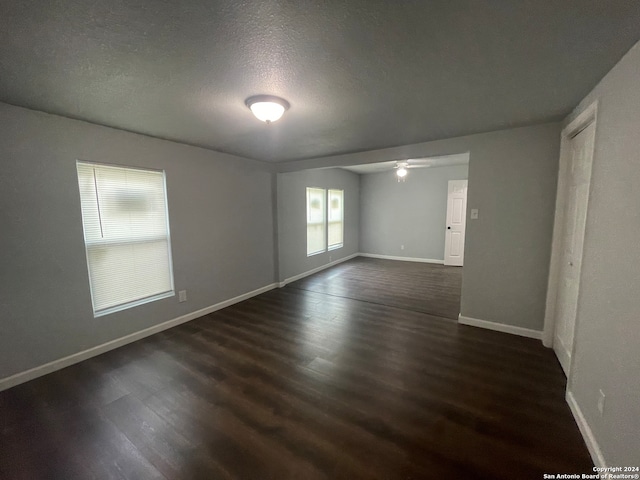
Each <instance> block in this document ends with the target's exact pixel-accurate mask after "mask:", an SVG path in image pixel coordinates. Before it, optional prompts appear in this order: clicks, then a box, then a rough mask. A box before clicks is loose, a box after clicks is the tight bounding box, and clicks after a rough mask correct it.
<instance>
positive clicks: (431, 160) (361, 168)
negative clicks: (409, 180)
mask: <svg viewBox="0 0 640 480" xmlns="http://www.w3.org/2000/svg"><path fill="white" fill-rule="evenodd" d="M398 162H402V163H408V164H409V165H410V166H413V165H420V166H421V168H422V167H425V166H428V167H427V168H435V167H448V166H451V165H468V164H469V154H468V153H461V154H457V155H445V156H441V157H425V158H411V159H398V160H391V161H388V162H379V163H368V164H365V165H350V166H348V167H342V168H344V169H345V170H349V171H350V172H354V173H359V174H361V175H365V174H368V173H380V172H388V171H391V170H393V169H394V168H395V167H396V164H397V163H398Z"/></svg>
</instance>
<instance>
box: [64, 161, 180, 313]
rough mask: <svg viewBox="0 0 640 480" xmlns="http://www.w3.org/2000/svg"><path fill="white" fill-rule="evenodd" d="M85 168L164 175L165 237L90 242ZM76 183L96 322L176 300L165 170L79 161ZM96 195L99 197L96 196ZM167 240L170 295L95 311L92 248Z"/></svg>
mask: <svg viewBox="0 0 640 480" xmlns="http://www.w3.org/2000/svg"><path fill="white" fill-rule="evenodd" d="M80 165H83V166H88V167H93V168H100V167H103V168H114V169H120V170H134V171H142V172H152V173H157V174H161V175H162V191H163V194H164V196H163V198H164V219H165V224H166V236H165V235H161V236H155V237H149V238H145V239H130V240H121V239H118V240H104V241H95V240H87V234H86V226H85V219H84V213H83V211H82V202H83V198H82V191H81V186H80V173H79V170H78V166H80ZM76 179H77V181H78V188H79V196H80V205H81V208H80V214H81V222H82V232H83V241H84V249H85V259H86V262H87V275H88V280H89V290H90V294H91V306H92V309H93V316H94V318H98V317H102V316H105V315H109V314H112V313H116V312H120V311H123V310H127V309H129V308H133V307H137V306H140V305H144V304H146V303H151V302H154V301H156V300H161V299H163V298H169V297H173V296H175V279H174V274H173V252H172V248H171V224H170V221H169V196H168V193H167V174H166V171H165V170H164V169H154V168H147V167H134V166H129V165H118V164H113V163H104V162H90V161H87V160H80V159H78V160H76ZM96 189H97V185H96ZM96 194H97V193H96ZM165 238H166V243H167V263H168V265H167V266H168V272H167V273H168V276H169V290H167V291H163V292H158V293H154V294H151V295H149V296H146V297H143V298H138V299H135V300H130V301H126V302H123V303H119V304H117V305H112V306H110V307H105V308H101V309H96V304H95V295H94V293H95V286H94V282H93V280H92V274H91V261H90V249H91V248H99V247H105V246H106V247H109V246H124V245H134V244H143V243H152V242H157V241H159V240H160V241H164V240H165Z"/></svg>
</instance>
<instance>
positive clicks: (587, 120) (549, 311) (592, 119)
mask: <svg viewBox="0 0 640 480" xmlns="http://www.w3.org/2000/svg"><path fill="white" fill-rule="evenodd" d="M597 118H598V102H597V101H595V102H593V103H592V104H591V105H589V106H588V107H587V108H585V109H584V111H583V112H581V113H580V114H579V115H578V116H577V117H576V118H575V119H573V120H572V121H571V122H570V123H569V124H568V125H567V126H566V127H565V128H564V129H563V130H562V133H561V134H560V162H559V165H558V189H557V192H556V210H555V216H554V222H553V240H552V244H551V260H550V264H549V281H548V285H547V301H546V308H545V315H544V329H543V331H542V343H543V344H544V346H545V347H549V348H552V347H553V342H554V336H555V327H556V301H557V299H558V287H559V281H560V271H561V269H560V262H561V261H562V247H563V245H562V243H563V234H564V222H565V206H566V203H567V194H568V189H567V182H568V180H569V178H568V177H569V172H568V168H567V167H568V165H569V162H570V160H571V141H572V140H573V137H575V136H576V135H577V134H578V133H580V132H581V131H582V130H584V129H585V128H586V127H588V126H589V125H590V124H592V123H593V124H594V126H595V127H596V132H595V133H594V135H595V134H597ZM593 143H594V150H593V151H592V153H591V165H590V168H591V170H592V171H593V156H594V152H595V136H594V142H593ZM592 184H593V177H592V176H590V178H589V196H588V198H589V197H591V185H592ZM586 215H587V218H588V216H589V200H588V199H587V209H586ZM582 234H583V235H584V234H585V232H582ZM582 259H584V249H583V256H582ZM582 259H581V260H580V262H581V263H582ZM581 277H582V272H581V273H580V278H579V279H578V301H579V299H580V285H581V283H582V282H581ZM577 320H578V319H577V314H576V321H575V322H574V335H573V345H572V346H571V362H572V363H573V357H574V355H573V354H574V350H575V343H576V337H577V335H576V333H577V330H578V321H577ZM569 371H571V369H570V370H569Z"/></svg>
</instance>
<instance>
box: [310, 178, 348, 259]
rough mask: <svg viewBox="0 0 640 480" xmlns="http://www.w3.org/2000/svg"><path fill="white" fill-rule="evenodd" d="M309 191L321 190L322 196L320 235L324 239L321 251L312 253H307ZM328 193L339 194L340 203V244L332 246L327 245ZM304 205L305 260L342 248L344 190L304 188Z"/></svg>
mask: <svg viewBox="0 0 640 480" xmlns="http://www.w3.org/2000/svg"><path fill="white" fill-rule="evenodd" d="M310 190H322V192H323V193H322V195H323V212H322V213H323V222H324V223H323V231H322V235H323V239H324V246H323V248H322V250H318V251H315V252H312V253H309V225H313V224H310V223H309V191H310ZM330 192H340V194H341V200H342V201H341V203H340V215H341V219H340V225H341V240H342V241H341V242H340V243H336V244H333V245H329V223H330V222H329V211H330V206H329V197H330ZM305 195H306V198H305V203H306V205H305V206H306V230H307V249H306V251H307V258H309V257H313V256H315V255H319V254H321V253H326V252H331V251H334V250H339V249H340V248H343V247H344V189H340V188H321V187H306V188H305Z"/></svg>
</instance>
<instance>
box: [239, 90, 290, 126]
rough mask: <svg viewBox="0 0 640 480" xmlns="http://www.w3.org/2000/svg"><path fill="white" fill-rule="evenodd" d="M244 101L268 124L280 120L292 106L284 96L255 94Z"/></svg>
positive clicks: (258, 117) (259, 118) (257, 116)
mask: <svg viewBox="0 0 640 480" xmlns="http://www.w3.org/2000/svg"><path fill="white" fill-rule="evenodd" d="M244 103H245V105H246V106H247V107H249V110H251V112H252V113H253V114H254V115H255V117H256V118H257V119H258V120H260V121H263V122H265V123H267V124H269V123H272V122H275V121H276V120H279V119H280V118H281V117H282V115H283V114H284V112H286V111H287V110H289V106H290V105H289V102H287V101H286V100H285V99H284V98H280V97H276V96H274V95H254V96H252V97H249V98H247V99H246V100H245V102H244Z"/></svg>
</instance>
